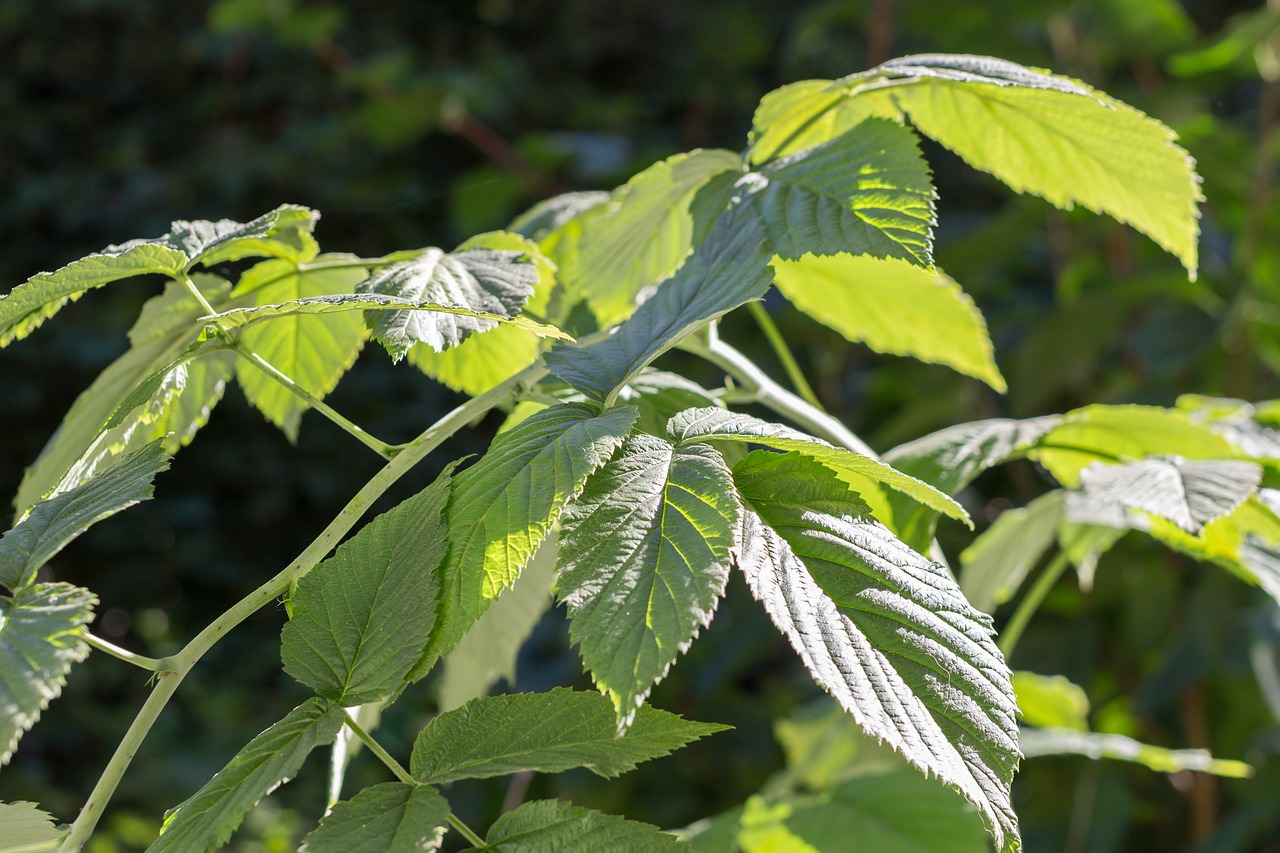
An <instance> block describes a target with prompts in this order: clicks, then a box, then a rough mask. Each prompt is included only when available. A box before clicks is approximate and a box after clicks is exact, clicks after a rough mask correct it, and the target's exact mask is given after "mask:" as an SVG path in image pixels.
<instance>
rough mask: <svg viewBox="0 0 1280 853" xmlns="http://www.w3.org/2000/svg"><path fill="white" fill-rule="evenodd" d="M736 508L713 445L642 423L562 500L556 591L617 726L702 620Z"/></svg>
mask: <svg viewBox="0 0 1280 853" xmlns="http://www.w3.org/2000/svg"><path fill="white" fill-rule="evenodd" d="M738 513H739V506H738V500H737V497H736V496H735V495H734V491H733V480H732V478H731V477H730V474H729V469H728V468H726V467H725V464H724V461H723V460H722V459H721V458H720V455H719V454H718V453H716V451H714V450H713V449H711V448H710V447H707V446H705V445H697V444H695V445H692V446H689V447H673V446H672V445H670V444H668V443H667V442H665V441H663V440H662V439H660V438H654V437H653V436H647V435H635V436H631V437H630V438H628V439H627V440H626V442H625V443H624V444H623V445H622V449H621V451H620V452H619V453H618V455H617V456H615V457H614V458H613V459H611V460H610V461H609V462H608V463H607V464H606V465H605V466H604V467H603V468H601V469H600V470H599V471H598V472H596V474H595V475H593V476H592V477H591V479H589V480H588V481H587V485H586V488H584V489H583V491H582V495H581V496H579V498H578V499H577V500H576V501H574V502H573V503H571V504H570V505H569V506H568V508H566V509H565V512H564V516H563V520H562V525H561V533H560V577H559V579H558V580H557V581H556V592H557V594H558V595H559V597H560V600H561V601H563V602H565V603H566V604H568V606H569V619H570V621H569V637H570V639H571V640H572V641H573V642H574V643H575V644H577V645H578V646H579V650H580V651H581V653H582V661H583V663H585V664H586V666H587V669H589V670H591V675H592V677H593V678H594V679H595V683H596V686H597V687H598V688H600V690H601V691H603V692H607V693H608V695H609V696H610V698H611V699H612V700H613V704H614V707H615V708H616V709H617V711H618V720H619V725H620V727H621V728H625V727H626V726H627V725H628V724H629V723H630V721H631V719H632V717H633V715H634V714H635V712H636V709H638V708H639V707H640V706H641V705H642V704H643V703H644V700H645V697H646V696H648V695H649V691H650V690H652V689H653V685H654V684H656V683H657V682H658V681H659V680H660V679H661V678H662V677H663V676H664V675H666V673H667V670H668V669H670V667H671V664H672V663H674V662H675V659H676V658H677V657H678V656H679V655H680V654H681V653H683V652H684V651H685V649H687V648H688V646H689V643H690V642H692V641H693V638H694V637H696V636H697V635H698V631H700V630H701V629H702V628H703V627H705V626H706V625H708V624H710V622H711V617H712V615H713V614H714V613H715V609H716V605H717V604H718V603H719V601H720V597H721V596H722V595H723V594H724V587H725V583H726V582H727V581H728V578H729V560H730V556H729V554H730V550H731V549H732V547H733V537H734V530H735V528H736V527H737V523H738Z"/></svg>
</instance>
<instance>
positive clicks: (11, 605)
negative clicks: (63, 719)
mask: <svg viewBox="0 0 1280 853" xmlns="http://www.w3.org/2000/svg"><path fill="white" fill-rule="evenodd" d="M97 603H98V599H97V596H95V595H94V594H93V593H91V592H89V590H87V589H81V588H79V587H75V586H72V585H71V584H66V583H38V584H32V585H30V586H25V587H23V588H22V589H19V590H16V591H15V592H14V593H13V595H12V596H4V595H0V765H4V764H8V763H9V759H10V758H11V757H12V756H13V751H14V748H15V747H17V745H18V739H19V738H21V737H22V734H23V732H25V731H27V730H28V729H30V728H31V727H32V726H34V725H35V724H36V721H37V720H39V719H40V712H41V711H43V710H44V709H45V708H47V707H49V703H50V702H52V701H53V700H54V699H57V698H58V695H59V694H60V693H61V692H62V685H63V684H65V683H66V678H67V673H68V672H70V671H71V665H72V664H75V663H79V662H80V661H82V660H84V659H85V656H86V655H88V654H89V647H88V646H87V645H86V644H85V642H84V639H83V636H84V626H85V625H88V624H89V622H90V621H91V620H92V619H93V608H94V607H95V606H96V605H97Z"/></svg>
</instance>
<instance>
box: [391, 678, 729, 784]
mask: <svg viewBox="0 0 1280 853" xmlns="http://www.w3.org/2000/svg"><path fill="white" fill-rule="evenodd" d="M726 728H728V727H727V726H721V725H718V724H715V723H698V722H693V721H690V720H685V719H683V718H681V717H679V716H677V715H675V714H671V713H668V712H667V711H659V710H657V709H656V708H644V709H642V710H641V711H640V712H639V714H638V715H637V717H636V720H635V723H634V724H633V725H632V726H631V728H630V729H628V730H627V731H626V732H625V733H624V734H622V735H619V734H618V732H617V726H616V723H615V722H614V712H613V708H612V707H611V706H610V704H609V700H608V699H606V698H605V697H603V696H601V695H599V694H598V693H583V692H578V691H574V690H570V689H569V688H567V687H557V688H554V689H553V690H551V691H549V692H547V693H514V694H508V695H503V696H489V697H486V698H482V699H473V700H472V701H470V702H468V703H467V704H465V705H463V706H462V707H461V708H458V709H456V710H453V711H446V712H445V713H443V714H441V715H440V716H438V717H436V718H435V719H434V720H432V721H431V722H430V723H428V724H427V726H426V728H424V729H423V730H422V731H421V732H420V733H419V734H418V738H417V740H416V741H414V744H413V755H412V757H411V758H410V763H409V768H410V772H411V773H412V774H413V776H414V778H416V779H417V780H418V781H420V782H430V783H432V784H443V783H445V782H451V781H454V780H457V779H487V778H489V777H491V776H505V775H507V774H509V773H517V772H519V771H521V770H536V771H538V772H540V773H560V772H561V771H564V770H571V769H573V768H575V767H585V768H587V769H588V770H590V771H591V772H592V773H595V774H596V775H597V776H603V777H604V778H606V779H609V778H612V777H614V776H618V775H621V774H622V773H626V772H627V771H628V770H631V769H633V768H634V767H635V766H636V765H637V764H640V763H641V762H644V761H649V760H650V759H654V758H660V757H662V756H664V755H667V754H669V753H671V752H672V751H674V750H677V749H679V748H680V747H682V746H685V745H687V744H690V743H692V742H693V741H695V740H698V739H700V738H703V737H706V736H707V735H710V734H714V733H716V732H719V731H724V730H725V729H726Z"/></svg>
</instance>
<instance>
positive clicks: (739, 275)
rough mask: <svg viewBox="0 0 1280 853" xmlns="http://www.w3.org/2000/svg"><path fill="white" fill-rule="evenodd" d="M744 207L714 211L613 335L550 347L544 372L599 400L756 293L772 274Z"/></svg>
mask: <svg viewBox="0 0 1280 853" xmlns="http://www.w3.org/2000/svg"><path fill="white" fill-rule="evenodd" d="M750 191H752V188H751V187H745V188H744V189H743V193H747V192H750ZM751 204H752V200H751V199H747V200H746V201H739V202H738V203H737V204H736V206H735V208H734V209H733V210H730V211H728V212H726V213H723V214H721V215H720V217H719V218H718V219H717V220H716V224H715V225H714V226H713V227H712V230H711V233H710V234H709V235H708V236H707V239H706V241H705V242H704V243H703V244H702V245H700V246H698V248H697V249H695V250H694V252H693V254H692V255H691V256H690V257H689V260H687V261H685V263H684V265H683V266H681V267H680V269H679V270H677V271H676V274H675V275H673V276H672V277H671V278H669V279H667V280H666V281H664V282H663V283H662V284H661V285H659V286H658V289H657V291H656V292H655V293H654V294H653V295H652V296H651V297H649V298H648V299H647V300H645V302H644V303H643V304H641V306H640V307H639V308H637V309H636V312H635V313H634V314H632V315H631V316H630V317H629V318H628V319H627V320H626V321H624V322H623V323H622V324H621V325H620V326H619V327H618V329H617V331H616V332H615V333H614V334H613V335H610V336H609V337H607V338H604V339H603V340H600V341H596V342H594V343H591V344H588V345H579V344H557V345H555V346H554V347H552V348H551V350H550V351H549V352H548V353H547V354H546V356H545V359H546V364H547V369H549V370H550V371H551V372H552V373H554V374H555V375H557V376H559V377H560V378H561V379H563V380H564V381H566V382H568V383H569V384H570V385H572V386H573V387H574V388H577V389H578V390H579V391H581V392H582V393H584V394H586V395H587V396H588V397H590V398H591V399H593V400H597V401H601V402H604V401H606V400H608V399H609V398H610V396H611V395H612V394H613V393H614V392H616V391H617V390H618V389H620V388H621V387H622V386H624V385H626V384H627V383H628V382H629V381H630V380H631V379H632V378H633V377H635V376H637V375H638V374H639V373H640V372H641V371H642V370H644V368H645V367H647V366H648V365H649V363H650V362H652V361H653V360H654V359H655V358H657V357H658V356H660V355H661V354H662V353H664V352H666V351H667V350H668V349H670V348H671V347H672V346H674V345H675V344H676V343H677V342H678V341H679V340H680V339H681V338H683V337H684V336H685V335H687V334H689V333H690V332H692V331H693V330H695V329H697V328H699V327H701V326H702V325H704V324H705V323H706V322H707V321H708V320H714V319H715V318H717V317H719V316H721V315H723V314H726V313H728V312H729V311H732V310H733V309H734V308H737V307H738V306H740V305H744V304H746V303H747V302H750V301H751V300H753V299H759V298H761V297H763V296H764V294H765V291H767V290H768V289H769V283H770V282H771V281H772V279H773V273H772V272H771V271H770V269H769V266H768V263H769V252H768V251H767V248H768V245H767V240H766V239H765V235H764V227H763V226H762V225H761V223H760V220H759V219H758V218H757V217H756V215H755V214H754V213H753V212H752V211H751V210H749V209H747V208H748V207H749V206H750V205H751Z"/></svg>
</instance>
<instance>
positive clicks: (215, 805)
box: [147, 698, 343, 853]
mask: <svg viewBox="0 0 1280 853" xmlns="http://www.w3.org/2000/svg"><path fill="white" fill-rule="evenodd" d="M342 720H343V714H342V708H341V706H338V705H333V704H330V703H329V702H328V701H326V700H324V699H317V698H311V699H308V700H307V701H306V702H304V703H302V704H301V705H299V706H298V707H296V708H294V709H293V710H292V711H290V712H289V713H288V714H287V715H285V717H284V719H282V720H280V722H278V723H276V724H275V725H273V726H271V727H270V728H269V729H267V730H266V731H264V732H263V733H262V734H260V735H258V736H257V737H255V738H254V739H253V740H251V741H249V743H248V744H246V745H245V747H244V749H242V750H240V751H239V752H238V753H236V756H235V757H234V758H232V759H231V761H230V762H229V763H228V764H227V766H226V767H224V768H222V769H221V770H220V771H218V773H217V775H215V776H214V777H213V778H212V779H210V780H209V781H208V782H207V783H206V784H205V786H204V787H203V788H201V789H200V790H199V791H196V793H195V794H193V795H192V796H191V798H190V799H188V800H186V801H185V802H183V803H181V804H180V805H177V806H175V807H174V808H172V809H170V810H169V812H168V813H166V814H165V816H164V826H162V827H161V829H160V837H159V838H157V839H156V841H155V843H154V844H152V845H151V846H150V847H148V848H147V853H170V851H174V853H207V851H211V850H216V849H218V848H220V847H221V846H222V845H223V844H225V843H226V841H227V839H229V838H230V837H231V833H233V832H235V831H236V828H237V827H238V826H240V822H241V821H242V820H244V816H245V814H246V813H247V812H248V811H249V809H251V808H253V806H254V805H255V804H256V803H257V802H258V800H260V799H262V798H263V797H265V796H266V795H267V794H269V793H270V792H271V791H273V790H275V788H277V787H278V786H280V785H282V784H283V783H285V782H287V781H289V780H290V779H291V778H293V776H294V774H296V773H297V772H298V770H299V768H301V767H302V762H303V761H305V760H306V758H307V755H308V754H309V753H310V752H311V750H313V749H315V748H316V747H318V746H325V745H326V744H329V743H331V742H332V741H333V739H334V738H335V737H336V736H337V734H338V732H339V731H340V730H341V729H342Z"/></svg>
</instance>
